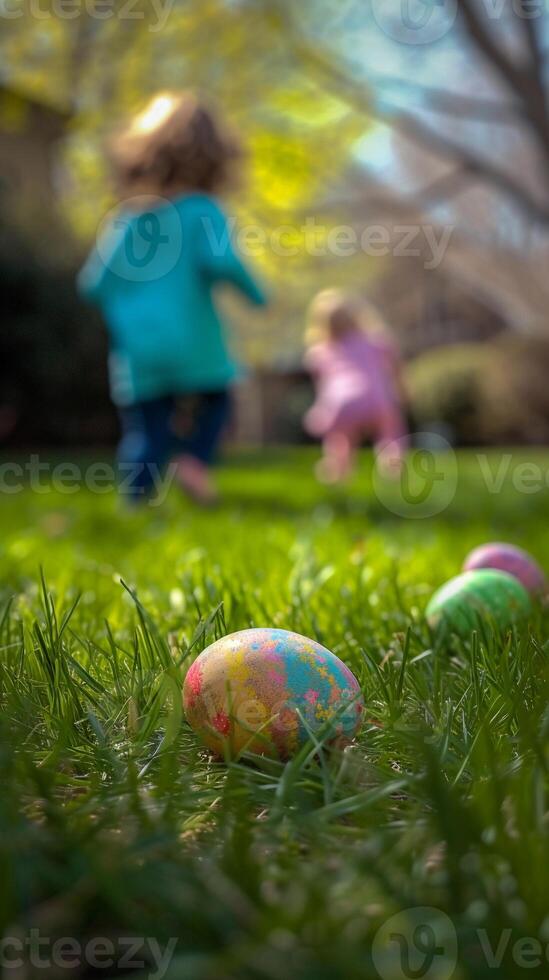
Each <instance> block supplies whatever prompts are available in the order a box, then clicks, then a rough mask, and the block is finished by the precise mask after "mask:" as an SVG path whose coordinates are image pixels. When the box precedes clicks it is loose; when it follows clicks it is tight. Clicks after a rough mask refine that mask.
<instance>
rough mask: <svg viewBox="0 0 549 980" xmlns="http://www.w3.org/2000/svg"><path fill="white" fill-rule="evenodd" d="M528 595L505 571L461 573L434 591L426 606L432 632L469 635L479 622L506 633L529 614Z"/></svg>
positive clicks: (486, 570) (516, 580)
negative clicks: (493, 624)
mask: <svg viewBox="0 0 549 980" xmlns="http://www.w3.org/2000/svg"><path fill="white" fill-rule="evenodd" d="M531 608H532V607H531V602H530V596H529V595H528V592H527V591H526V589H525V588H524V586H523V585H521V583H520V582H519V581H518V579H516V578H513V576H512V575H509V573H508V572H500V571H498V570H497V569H493V568H485V569H478V570H477V571H471V572H463V574H462V575H458V576H456V578H452V579H450V581H449V582H446V584H445V585H443V586H442V588H440V589H439V590H438V592H435V594H434V596H433V597H432V599H431V601H430V603H429V605H428V606H427V612H426V615H427V621H428V623H429V625H430V626H431V628H432V629H434V630H437V631H442V632H450V633H457V634H458V635H459V636H462V637H464V636H468V635H469V633H471V631H472V630H474V629H477V628H478V626H479V623H480V622H481V621H485V622H486V623H487V624H490V623H495V624H496V625H497V626H498V627H499V629H501V630H506V629H509V627H510V626H513V625H514V624H515V623H518V622H520V621H521V620H523V619H526V618H527V617H528V615H529V614H530V612H531Z"/></svg>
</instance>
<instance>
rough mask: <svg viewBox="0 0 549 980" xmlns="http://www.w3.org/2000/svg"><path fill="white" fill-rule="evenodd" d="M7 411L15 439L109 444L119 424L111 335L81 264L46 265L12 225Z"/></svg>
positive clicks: (4, 243)
mask: <svg viewBox="0 0 549 980" xmlns="http://www.w3.org/2000/svg"><path fill="white" fill-rule="evenodd" d="M0 282H1V283H2V285H1V289H0V295H1V297H2V311H3V323H2V327H3V329H2V332H1V334H0V410H2V412H3V415H4V417H7V413H8V412H9V417H10V418H12V419H13V423H12V424H10V425H9V427H8V428H9V430H10V431H9V433H8V432H4V433H3V436H4V438H8V437H9V441H10V443H11V444H17V445H29V444H40V445H58V446H61V445H70V444H78V445H91V444H95V445H97V444H98V443H102V442H105V443H107V442H110V441H111V440H112V439H113V437H114V434H115V431H116V428H115V426H116V422H115V418H114V414H113V411H112V408H111V406H110V402H109V397H108V390H107V376H106V336H105V331H104V330H103V329H102V327H101V323H100V321H99V318H98V316H97V315H96V314H95V311H93V310H90V309H88V308H86V307H84V306H83V305H82V303H81V302H80V301H79V299H78V297H77V295H76V292H75V287H74V270H73V269H61V270H60V269H58V268H53V269H52V268H47V267H46V265H45V264H41V263H40V262H39V261H38V260H37V259H36V257H35V256H34V255H33V254H32V253H31V252H30V251H29V250H28V249H27V248H26V247H25V245H24V244H23V242H22V240H21V239H20V238H19V237H18V236H17V234H16V233H14V232H13V230H11V229H8V228H7V227H6V225H4V226H3V227H2V229H1V231H0Z"/></svg>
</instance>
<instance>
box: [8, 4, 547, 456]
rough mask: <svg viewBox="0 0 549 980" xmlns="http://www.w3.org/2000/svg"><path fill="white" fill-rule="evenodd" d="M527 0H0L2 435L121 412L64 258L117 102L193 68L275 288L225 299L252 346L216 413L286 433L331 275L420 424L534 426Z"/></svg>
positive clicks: (131, 107) (296, 429) (109, 200)
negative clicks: (254, 299)
mask: <svg viewBox="0 0 549 980" xmlns="http://www.w3.org/2000/svg"><path fill="white" fill-rule="evenodd" d="M544 8H545V5H544V4H543V3H539V4H537V3H535V2H534V3H532V2H531V0H516V2H515V3H513V4H511V3H500V4H499V5H498V4H496V3H493V2H490V0H394V2H387V0H300V2H299V3H295V2H292V0H137V2H136V0H0V17H1V18H2V31H1V35H0V65H1V68H0V293H1V308H2V317H3V318H2V331H1V333H0V440H1V442H2V443H3V445H4V446H13V447H28V446H47V447H56V446H75V447H86V446H89V447H99V446H101V447H104V446H109V445H110V444H111V443H113V442H114V440H115V438H116V432H117V425H116V418H115V415H114V412H113V409H112V408H111V405H110V402H109V396H108V389H107V379H106V346H107V342H106V334H105V331H104V329H103V328H102V325H101V322H100V320H99V318H98V315H97V314H96V313H95V312H94V311H93V310H91V309H89V308H88V307H86V306H84V305H83V304H82V302H81V301H80V300H79V299H78V298H77V295H76V291H75V285H74V277H75V272H76V270H77V269H78V267H79V265H80V264H81V262H82V260H83V258H84V257H85V255H86V252H87V250H88V249H89V247H90V244H91V243H92V241H93V239H94V236H95V235H96V232H97V228H98V225H99V224H100V222H101V220H102V218H103V216H104V214H105V213H106V212H107V211H108V210H109V209H110V208H111V207H113V206H114V205H115V203H116V199H115V195H114V189H113V187H112V185H111V181H110V175H109V172H108V168H107V165H106V163H105V157H104V146H105V141H106V139H108V137H109V134H110V133H111V132H112V130H113V128H115V127H116V126H117V124H118V123H120V122H121V121H122V120H124V119H125V118H126V117H127V116H128V115H129V114H130V113H133V112H134V111H135V110H138V109H139V108H140V107H141V106H142V105H143V103H144V102H145V101H146V100H147V98H148V97H149V96H150V95H151V94H153V93H154V92H156V91H158V90H160V89H179V88H184V87H192V88H197V89H199V90H201V91H202V92H203V93H205V94H206V95H208V96H210V97H211V98H212V99H213V100H214V101H215V102H217V103H218V104H219V105H220V106H221V107H222V110H223V111H224V113H225V114H226V116H227V118H228V120H229V121H231V122H232V123H233V124H234V126H235V127H237V128H238V129H239V130H240V132H241V133H242V136H243V140H244V143H245V146H246V150H247V157H246V172H245V178H244V179H243V180H242V182H241V184H240V185H239V187H238V188H235V189H234V191H233V193H232V197H231V200H230V202H229V204H228V210H229V213H230V214H231V215H234V216H235V217H236V219H237V222H238V227H239V228H240V229H241V236H243V237H241V244H242V245H243V246H244V250H245V251H246V252H247V254H248V257H249V261H251V262H253V263H255V264H256V265H257V267H258V269H259V271H260V272H261V273H262V275H263V277H264V279H265V281H266V283H267V284H268V288H269V290H270V293H271V295H272V298H273V302H272V306H271V308H270V310H269V312H268V315H267V317H266V318H265V319H262V321H261V322H260V324H259V326H258V320H257V318H256V317H253V315H252V314H250V313H248V311H247V310H246V309H245V308H244V307H243V306H242V305H241V304H240V303H239V304H236V303H233V302H231V300H230V298H227V300H226V302H228V303H229V315H230V317H231V321H232V323H233V325H234V332H235V337H236V343H237V346H238V348H239V349H240V352H241V356H242V357H243V359H244V360H245V362H246V363H247V364H248V365H250V367H251V368H252V370H251V372H250V374H249V377H248V379H247V381H246V383H245V384H244V385H243V386H242V388H241V390H240V392H239V399H238V412H237V419H236V423H235V428H234V433H233V438H234V440H235V441H237V442H240V443H242V444H246V445H265V444H269V443H287V442H300V441H303V440H304V438H305V437H304V435H303V432H302V429H301V423H300V418H301V415H302V413H303V410H304V408H305V406H306V404H307V402H308V400H309V399H310V392H309V385H308V381H307V378H306V376H305V374H304V373H303V371H302V367H301V361H302V334H303V322H304V313H305V309H306V306H307V304H308V302H309V299H310V298H311V296H312V295H313V294H314V293H315V292H316V291H317V290H318V289H320V288H323V287H324V286H327V285H341V286H347V287H350V288H352V289H356V290H359V291H361V292H363V293H364V294H365V295H366V296H367V297H368V298H370V299H371V300H373V301H374V302H375V303H377V304H378V305H379V307H380V309H381V310H382V312H383V314H384V316H385V318H386V320H387V322H388V324H389V325H390V327H391V328H392V329H393V330H394V332H395V335H396V336H397V338H398V340H399V342H400V344H401V347H402V350H403V353H404V355H405V358H406V384H407V390H408V393H409V401H410V413H411V416H412V418H413V420H414V424H415V425H416V426H417V427H419V428H421V429H424V430H425V429H427V430H431V429H432V430H433V431H439V432H442V433H443V434H444V435H445V436H446V437H447V438H450V440H451V441H454V442H455V443H457V444H479V443H484V444H502V443H508V442H514V443H530V444H535V443H546V442H549V385H548V382H547V378H548V376H549V313H548V300H549V102H548V93H549V87H548V84H547V60H546V59H547V47H548V44H549V30H548V20H549V18H548V17H547V15H546V13H545V9H544Z"/></svg>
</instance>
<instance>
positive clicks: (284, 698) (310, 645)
mask: <svg viewBox="0 0 549 980" xmlns="http://www.w3.org/2000/svg"><path fill="white" fill-rule="evenodd" d="M183 703H184V706H185V711H186V715H187V720H188V722H189V724H190V725H191V727H192V728H193V729H194V731H195V732H196V733H197V735H199V737H200V738H201V739H202V741H203V742H204V744H205V745H206V746H207V747H208V748H209V749H212V750H213V751H214V752H216V753H217V754H218V755H223V756H225V757H230V758H235V757H237V756H239V755H240V754H241V753H242V752H243V751H246V752H254V753H256V754H258V755H270V756H273V757H278V758H280V759H287V758H289V757H290V756H292V755H294V753H295V752H296V751H297V750H298V749H299V748H300V746H302V745H303V744H304V743H305V742H306V741H307V740H308V739H309V737H310V734H311V733H313V734H315V735H317V736H319V735H320V737H321V738H322V741H323V743H324V744H330V743H332V744H333V743H334V742H337V743H338V744H346V743H348V742H349V741H351V739H352V738H353V736H354V735H355V734H356V732H357V730H358V727H359V725H360V721H361V714H362V710H363V706H364V705H363V700H362V696H361V693H360V688H359V685H358V681H357V679H356V677H355V676H354V674H353V673H352V672H351V671H350V670H349V668H348V667H347V666H346V665H345V664H344V663H343V661H341V660H340V659H339V657H336V656H335V655H334V654H333V653H330V651H329V650H327V649H326V648H325V647H323V646H321V645H320V643H316V642H315V641H314V640H310V639H308V638H307V637H306V636H300V634H299V633H290V632H288V631H287V630H282V629H249V630H242V631H241V632H238V633H231V634H230V635H229V636H224V637H223V638H222V639H220V640H217V642H216V643H212V645H211V646H209V647H207V649H206V650H204V652H203V653H201V654H200V656H199V657H197V659H196V660H195V661H194V663H193V664H192V666H191V667H190V668H189V671H188V673H187V676H186V678H185V683H184V686H183ZM326 732H328V737H327V738H326V740H325V741H324V736H325V733H326Z"/></svg>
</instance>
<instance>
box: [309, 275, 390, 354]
mask: <svg viewBox="0 0 549 980" xmlns="http://www.w3.org/2000/svg"><path fill="white" fill-rule="evenodd" d="M385 329H386V328H385V324H384V322H383V319H382V317H381V314H380V313H379V311H378V310H377V309H376V307H375V306H373V305H372V304H371V303H368V302H367V301H366V300H364V299H361V298H360V297H358V296H354V295H353V294H352V293H348V292H346V291H345V290H343V289H323V290H322V292H320V293H317V295H316V296H315V298H314V299H313V301H312V303H311V305H310V306H309V310H308V314H307V328H306V331H305V343H306V345H307V346H308V347H310V346H311V345H312V344H318V343H323V342H325V341H327V340H335V341H337V340H341V339H342V338H343V337H346V336H348V334H350V333H356V332H359V331H361V332H364V333H382V332H385Z"/></svg>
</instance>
